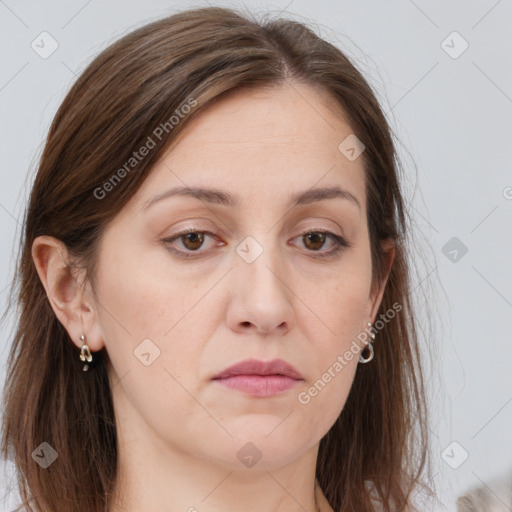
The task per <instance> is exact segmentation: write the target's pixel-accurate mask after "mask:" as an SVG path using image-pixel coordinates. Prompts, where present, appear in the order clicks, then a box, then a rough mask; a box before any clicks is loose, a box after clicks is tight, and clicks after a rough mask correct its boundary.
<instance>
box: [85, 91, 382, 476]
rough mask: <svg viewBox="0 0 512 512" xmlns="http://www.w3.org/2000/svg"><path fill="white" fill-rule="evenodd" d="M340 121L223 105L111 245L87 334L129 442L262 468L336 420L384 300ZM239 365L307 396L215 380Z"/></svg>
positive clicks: (258, 103) (307, 105)
mask: <svg viewBox="0 0 512 512" xmlns="http://www.w3.org/2000/svg"><path fill="white" fill-rule="evenodd" d="M336 112H337V110H336V109H335V108H334V107H333V105H330V104H329V103H327V100H326V99H325V97H323V96H321V95H319V93H318V92H317V91H315V90H313V89H310V88H309V87H307V86H304V85H299V84H294V85H293V87H291V86H290V85H287V86H284V87H282V88H276V89H273V90H271V91H266V92H261V91H260V92H254V91H244V92H242V93H238V94H237V95H235V96H231V97H229V98H227V99H223V100H222V101H220V102H218V103H217V104H215V105H214V106H211V107H210V108H209V109H208V110H205V111H204V112H203V113H202V114H201V115H200V116H198V117H197V118H196V119H195V120H194V121H193V122H192V123H191V124H190V125H188V126H187V127H186V130H185V131H184V132H183V133H182V134H181V136H180V138H179V139H178V142H177V144H176V145H174V146H173V147H172V149H171V151H169V152H168V153H167V154H166V156H165V157H164V158H162V159H161V161H160V162H159V163H158V164H157V165H155V167H154V169H153V170H152V173H151V174H150V176H149V178H148V179H147V180H146V181H145V182H144V184H143V186H142V187H141V188H140V189H139V190H138V192H137V194H136V195H135V196H134V197H133V198H132V200H131V201H130V202H129V203H128V204H127V205H126V207H125V208H124V209H123V210H122V211H121V212H120V214H119V215H118V216H117V217H116V218H115V219H114V221H113V222H112V223H111V224H110V225H109V226H108V228H107V229H106V231H105V234H104V237H103V239H102V242H101V246H100V252H99V262H98V270H97V276H96V287H95V293H96V296H97V299H98V303H97V308H96V325H95V332H96V333H98V338H101V340H102V342H104V344H105V347H106V350H107V352H108V354H109V357H110V360H111V364H112V366H111V368H109V372H110V377H111V383H112V386H113V395H114V404H115V407H116V412H117V415H118V419H119V420H120V422H121V428H122V429H123V430H124V431H125V432H126V435H127V437H130V436H131V437H132V438H133V439H135V438H139V439H140V438H141V437H144V438H145V439H146V440H147V439H153V440H154V441H155V443H154V446H155V447H156V446H158V447H159V448H158V450H160V449H161V448H162V447H164V449H170V450H172V451H175V452H180V453H181V454H188V455H193V456H195V457H200V458H203V459H207V460H210V461H211V462H215V463H221V464H223V465H225V466H228V467H231V468H242V467H243V466H242V464H245V465H248V464H250V463H249V462H247V463H246V462H244V461H248V460H249V459H247V458H244V457H247V455H249V457H251V456H253V459H254V460H256V459H258V458H259V457H261V459H260V460H259V461H258V465H259V467H260V468H272V467H276V466H278V465H282V464H284V463H286V462H287V461H291V460H293V459H295V458H297V457H298V456H299V455H300V454H302V453H304V452H305V451H306V450H307V449H309V448H311V447H312V446H313V445H315V443H318V442H319V440H320V439H321V438H322V437H323V436H324V435H325V434H326V433H327V431H328V430H329V428H330V427H331V426H332V424H333V423H334V421H335V420H336V418H337V417H338V415H339V414H340V412H341V410H342V409H343V406H344V404H345V401H346V398H347V395H348V393H349V390H350V387H351V384H352V382H353V379H354V375H355V372H356V369H357V363H358V357H357V355H355V356H354V357H353V358H352V359H351V360H348V359H347V358H346V357H343V356H344V354H345V353H346V352H347V351H349V352H350V349H351V347H354V340H356V341H357V336H358V335H359V334H361V333H362V332H364V330H365V328H367V323H368V321H371V320H373V318H374V317H375V314H376V311H377V307H378V302H379V301H380V298H381V292H380V291H379V292H378V293H377V295H371V293H370V288H371V259H370V245H369V237H368V231H367V223H366V197H365V185H364V172H363V162H362V158H355V159H354V158H353V155H352V154H351V152H349V153H346V151H345V150H344V151H345V154H344V153H343V152H342V151H341V150H340V149H339V145H340V143H341V142H342V141H344V139H345V138H346V137H348V136H349V135H350V134H351V133H352V131H351V128H350V126H349V125H348V124H347V123H346V122H344V121H342V120H341V119H340V116H339V114H336ZM349 141H350V139H349ZM343 147H345V146H343ZM356 149H357V148H356ZM346 154H348V155H349V156H350V157H351V158H347V157H346V156H345V155H346ZM125 179H129V177H126V178H125ZM176 189H179V190H181V192H180V193H173V194H172V195H171V192H170V191H172V190H176ZM336 189H338V193H336V192H333V191H334V190H336ZM339 190H341V191H344V192H339ZM187 191H188V192H187ZM189 192H190V193H189ZM103 200H104V201H108V195H107V196H106V197H105V198H104V199H103ZM184 231H189V232H190V233H189V234H188V235H182V233H183V232H184ZM319 232H320V233H319ZM322 232H327V234H322ZM308 233H309V235H308ZM343 240H344V241H345V242H346V244H348V246H344V242H343ZM340 241H341V243H340ZM361 346H362V344H361V343H360V342H359V343H358V347H361ZM359 350H360V348H359ZM352 352H353V350H352ZM340 358H343V364H342V363H341V362H340ZM249 359H256V360H259V361H264V362H265V361H272V360H274V359H280V360H283V361H285V362H287V363H288V364H290V365H292V366H293V367H294V368H295V369H296V371H297V372H298V374H300V379H297V378H295V379H291V378H285V377H283V376H276V375H274V376H273V377H268V376H267V377H262V376H255V375H252V376H248V375H246V376H245V377H240V376H239V377H233V376H231V377H226V378H224V379H220V380H217V379H214V377H215V376H216V375H218V374H220V373H221V372H223V371H224V370H225V369H227V368H228V367H231V366H232V365H234V364H236V363H239V362H242V361H246V360H249ZM336 362H338V364H336ZM370 364H371V363H370ZM340 366H341V369H340ZM281 370H282V368H281V367H279V368H278V369H274V370H272V371H273V372H274V373H278V372H279V371H281ZM244 372H245V373H246V374H248V373H251V370H247V369H246V370H244V371H242V373H244ZM326 373H328V374H329V375H327V376H326ZM329 376H330V379H329V378H328V377H329ZM296 377H298V375H296ZM319 381H320V382H319ZM315 383H316V387H315ZM315 389H316V392H315ZM247 443H252V445H247ZM241 449H242V451H240V450H241Z"/></svg>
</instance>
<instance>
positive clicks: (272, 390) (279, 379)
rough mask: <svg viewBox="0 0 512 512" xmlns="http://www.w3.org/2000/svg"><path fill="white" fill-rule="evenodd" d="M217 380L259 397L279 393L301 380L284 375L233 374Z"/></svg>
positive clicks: (229, 386) (228, 386) (231, 387)
mask: <svg viewBox="0 0 512 512" xmlns="http://www.w3.org/2000/svg"><path fill="white" fill-rule="evenodd" d="M215 380H216V382H218V383H219V384H222V385H223V386H226V387H227V388H230V389H234V390H236V391H242V392H243V393H247V394H248V395H252V396H257V397H267V396H273V395H277V394H279V393H282V392H284V391H287V390H288V389H291V388H292V387H293V386H295V385H296V384H297V382H299V381H298V380H297V379H292V378H291V377H286V376H284V375H233V376H231V377H225V378H223V379H215Z"/></svg>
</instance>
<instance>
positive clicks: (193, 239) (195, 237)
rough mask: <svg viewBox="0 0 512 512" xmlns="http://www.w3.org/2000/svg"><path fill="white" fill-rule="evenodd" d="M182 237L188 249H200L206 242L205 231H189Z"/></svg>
mask: <svg viewBox="0 0 512 512" xmlns="http://www.w3.org/2000/svg"><path fill="white" fill-rule="evenodd" d="M181 238H182V240H183V245H184V246H185V247H186V248H187V249H190V250H191V251H195V250H196V249H199V248H200V247H201V245H203V242H204V235H203V233H195V232H194V233H187V234H186V235H183V236H182V237H181Z"/></svg>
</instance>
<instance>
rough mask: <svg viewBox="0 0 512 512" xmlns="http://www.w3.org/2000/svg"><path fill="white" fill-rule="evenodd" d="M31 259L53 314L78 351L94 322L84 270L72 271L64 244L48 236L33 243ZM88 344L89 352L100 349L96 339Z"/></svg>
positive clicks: (41, 237) (38, 238)
mask: <svg viewBox="0 0 512 512" xmlns="http://www.w3.org/2000/svg"><path fill="white" fill-rule="evenodd" d="M32 259H33V261H34V265H35V267H36V270H37V273H38V275H39V279H40V280H41V283H42V285H43V287H44V289H45V291H46V295H47V297H48V300H49V302H50V305H51V307H52V309H53V311H54V313H55V315H56V316H57V318H58V320H59V321H60V323H61V324H62V325H63V326H64V328H65V329H66V330H67V332H68V334H69V337H70V338H71V340H73V343H74V344H75V345H76V346H77V347H79V348H80V347H81V344H82V343H81V341H80V336H81V335H82V334H84V332H83V331H84V330H85V329H86V326H92V324H93V323H94V321H95V319H94V309H93V308H92V304H91V302H92V299H91V297H90V294H87V293H86V291H85V289H84V286H82V280H81V279H80V278H81V277H82V276H83V271H79V272H73V270H72V266H71V265H70V263H71V258H70V255H69V252H68V250H67V248H66V246H65V244H64V243H63V242H61V241H60V240H58V239H57V238H55V237H51V236H46V235H44V236H39V237H37V238H36V239H35V240H34V243H33V244H32ZM84 324H85V325H84ZM89 341H90V342H89V346H90V347H91V350H100V349H101V348H102V347H101V346H99V345H100V342H99V340H94V339H91V338H89Z"/></svg>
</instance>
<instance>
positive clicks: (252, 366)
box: [213, 359, 303, 380]
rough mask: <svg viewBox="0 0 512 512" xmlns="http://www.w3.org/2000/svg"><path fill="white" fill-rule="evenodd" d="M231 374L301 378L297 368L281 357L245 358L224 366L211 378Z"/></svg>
mask: <svg viewBox="0 0 512 512" xmlns="http://www.w3.org/2000/svg"><path fill="white" fill-rule="evenodd" d="M233 375H284V376H286V377H291V378H292V379H296V380H302V379H303V377H302V375H301V374H300V373H299V371H298V370H296V369H295V368H294V367H293V366H292V365H291V364H289V363H287V362H286V361H283V360H282V359H273V360H272V361H259V360H257V359H247V360H246V361H241V362H239V363H236V364H234V365H232V366H230V367H229V368H226V369H225V370H223V371H222V372H221V373H219V374H217V375H215V377H213V378H214V379H225V378H227V377H232V376H233Z"/></svg>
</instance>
